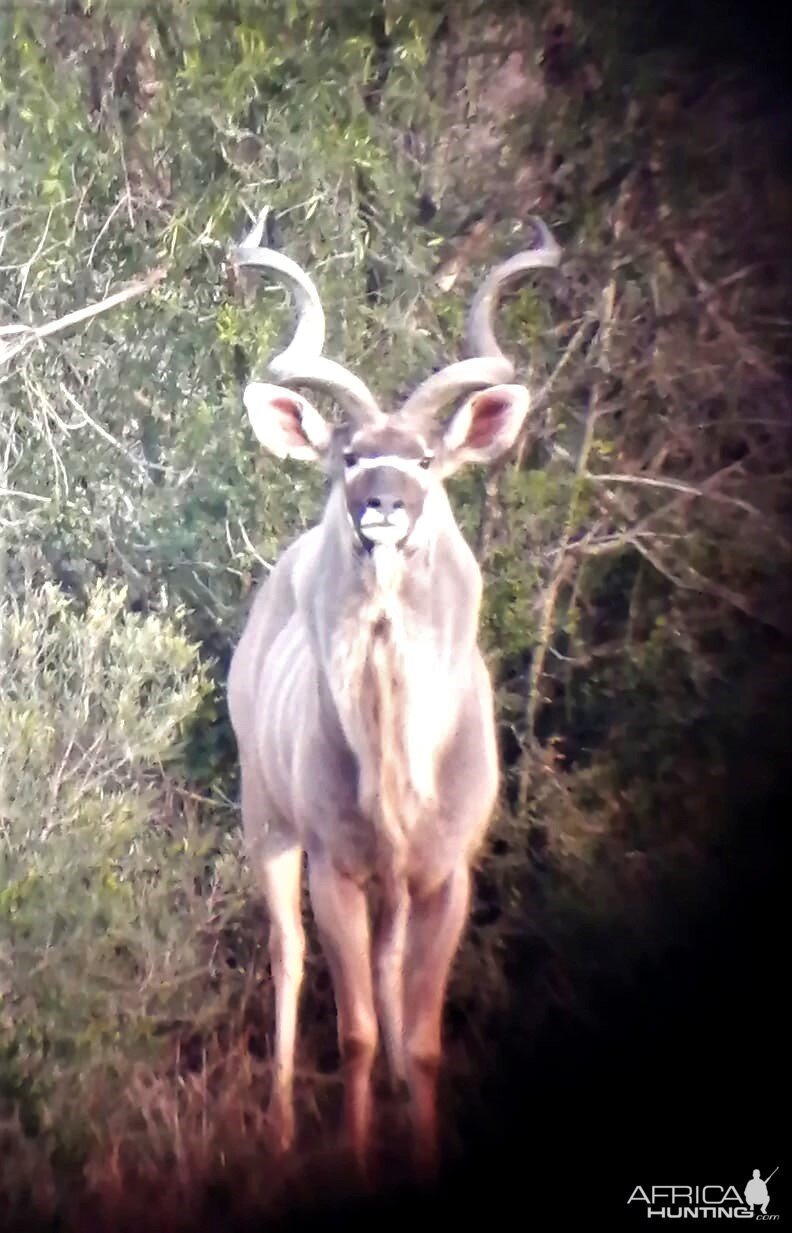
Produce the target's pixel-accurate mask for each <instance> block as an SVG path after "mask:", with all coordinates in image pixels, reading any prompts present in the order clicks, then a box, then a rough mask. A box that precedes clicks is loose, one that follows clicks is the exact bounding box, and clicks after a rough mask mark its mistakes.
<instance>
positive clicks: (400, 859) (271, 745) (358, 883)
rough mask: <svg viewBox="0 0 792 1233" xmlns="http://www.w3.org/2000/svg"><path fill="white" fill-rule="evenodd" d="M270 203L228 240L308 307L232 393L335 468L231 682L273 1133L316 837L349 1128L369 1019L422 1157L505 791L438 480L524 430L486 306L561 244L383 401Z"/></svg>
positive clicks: (321, 921) (519, 394) (368, 1051)
mask: <svg viewBox="0 0 792 1233" xmlns="http://www.w3.org/2000/svg"><path fill="white" fill-rule="evenodd" d="M264 222H265V215H262V216H260V218H259V220H258V221H257V223H256V224H255V225H254V227H253V228H252V230H251V232H250V233H249V234H248V235H247V236H246V238H245V239H244V240H243V242H242V243H241V244H240V245H239V246H238V247H237V248H236V249H235V250H234V252H233V254H232V255H233V259H234V260H235V261H236V262H237V263H238V264H239V265H240V266H246V267H251V268H257V269H260V270H265V271H270V272H271V273H272V274H274V275H275V277H277V278H278V279H280V280H281V281H283V282H285V283H286V284H287V286H289V287H290V288H291V290H292V291H293V293H294V296H295V299H296V302H297V306H298V324H297V328H296V331H295V334H294V337H293V339H292V341H291V342H290V344H289V346H288V347H287V348H286V350H285V351H283V352H282V353H281V354H280V355H278V356H276V357H275V359H274V360H272V361H271V363H270V365H269V369H270V373H271V374H272V375H273V376H274V377H275V379H276V380H277V381H278V384H274V385H273V384H266V383H262V382H252V383H251V384H249V385H248V386H247V388H246V389H245V392H244V403H245V406H246V408H247V411H248V415H249V418H250V422H251V426H252V428H253V431H254V433H255V435H256V436H257V437H258V439H259V441H260V442H261V443H262V444H263V445H264V446H265V447H266V448H267V449H268V450H269V451H270V452H271V453H273V454H274V455H275V456H276V457H277V458H281V459H286V458H291V459H296V460H300V461H303V462H314V463H317V464H319V465H321V466H322V467H323V469H324V470H325V471H326V472H327V474H328V476H329V478H330V482H331V486H330V495H329V498H328V501H327V504H326V506H325V509H324V512H323V515H322V517H321V519H320V521H319V522H318V524H317V525H316V526H315V527H313V528H312V529H311V530H309V531H307V532H306V533H305V534H303V535H301V536H300V537H299V538H298V539H297V540H296V541H295V542H294V543H293V544H292V545H291V546H290V547H289V548H288V549H287V550H286V551H285V552H284V553H283V555H282V556H281V558H280V559H279V561H278V562H277V564H276V565H275V567H274V569H273V570H272V572H271V573H270V575H269V576H268V578H267V579H266V581H265V583H264V584H263V586H262V587H261V589H260V590H259V591H258V593H257V594H256V596H255V599H254V602H253V606H252V609H251V612H250V615H249V617H248V621H247V624H246V626H245V629H244V631H243V634H242V637H241V639H240V642H239V645H238V647H237V650H236V652H235V654H234V657H233V660H232V664H231V670H230V675H229V685H228V691H229V707H230V712H231V719H232V723H233V727H234V731H235V734H236V738H237V743H238V747H239V754H240V762H241V783H242V820H243V826H244V830H245V835H246V840H247V844H248V850H249V853H250V858H251V862H252V864H253V866H254V869H255V872H256V874H257V876H258V878H259V881H260V884H261V887H262V890H263V892H264V896H265V899H266V903H267V907H268V911H269V917H270V955H271V962H272V978H273V982H274V985H275V1000H276V1027H275V1048H274V1069H273V1091H272V1120H273V1129H274V1132H275V1134H276V1137H277V1141H278V1143H279V1145H280V1146H281V1147H282V1148H284V1149H286V1148H289V1147H290V1146H291V1145H292V1142H293V1137H294V1115H293V1100H292V1086H293V1073H294V1046H295V1035H296V1025H297V1009H298V998H299V990H300V984H301V980H302V971H303V951H304V940H303V929H302V920H301V915H300V879H301V871H302V860H303V855H304V854H307V863H308V879H309V891H310V899H311V905H312V909H313V913H314V916H315V918H316V922H317V926H318V929H319V933H320V937H321V940H322V946H323V949H324V953H325V955H326V958H327V962H328V965H329V968H330V972H331V976H332V981H333V989H334V993H335V1001H336V1012H337V1020H338V1035H339V1044H340V1048H341V1056H342V1059H343V1070H344V1085H345V1124H346V1131H347V1134H348V1137H349V1141H350V1145H351V1147H352V1149H353V1151H354V1154H355V1157H356V1159H357V1160H358V1162H359V1163H360V1165H361V1167H364V1168H365V1167H366V1164H367V1161H368V1159H369V1155H370V1148H371V1112H372V1110H371V1069H372V1064H373V1060H374V1055H375V1052H376V1048H377V1042H378V1037H379V1033H380V1032H381V1033H382V1036H383V1040H384V1045H385V1049H386V1053H387V1057H388V1063H389V1066H390V1069H391V1072H392V1075H393V1077H394V1079H406V1082H407V1085H408V1089H409V1095H410V1106H409V1107H410V1119H411V1128H412V1140H413V1144H414V1150H415V1154H416V1162H417V1164H418V1165H419V1167H420V1168H422V1169H425V1170H430V1169H431V1168H432V1167H433V1165H434V1162H435V1158H436V1152H437V1125H436V1081H437V1070H438V1065H439V1062H440V1058H441V1021H442V1012H443V1004H444V998H445V991H446V985H447V980H448V974H449V970H450V966H451V963H452V961H453V958H454V955H455V953H456V951H457V948H458V945H459V940H460V936H461V933H462V930H463V928H464V925H465V922H466V920H467V915H468V909H469V887H470V864H471V861H472V860H473V857H474V855H475V853H476V851H477V849H478V847H479V845H480V843H481V840H482V838H483V836H484V833H485V831H486V828H487V825H488V823H489V820H490V816H491V814H492V810H493V807H494V803H495V799H496V796H497V789H498V759H497V750H496V738H495V719H494V709H493V696H492V687H491V682H490V678H489V674H488V671H487V668H486V665H485V663H484V659H483V657H482V655H481V652H480V650H479V647H478V640H477V639H478V620H479V607H480V600H481V590H482V579H481V573H480V570H479V568H478V565H477V563H476V560H475V558H474V556H473V553H472V552H471V550H470V548H469V547H468V545H467V543H466V542H465V540H464V538H463V536H462V534H461V532H460V530H459V527H458V526H457V523H456V521H455V519H454V515H453V513H452V511H451V507H450V505H449V502H448V498H447V495H446V492H445V489H444V486H443V481H444V480H445V479H446V478H447V477H448V476H449V475H451V474H452V473H453V472H454V471H455V470H457V469H458V468H459V467H460V466H462V465H464V464H466V463H471V462H472V463H486V462H489V461H492V460H493V459H495V458H497V457H499V456H500V455H501V454H503V453H504V451H506V450H508V449H509V448H510V447H511V446H512V445H513V444H514V442H515V440H516V438H517V435H518V433H519V431H520V428H521V426H522V424H523V421H524V419H525V416H526V413H527V411H528V407H529V402H530V399H529V394H528V391H527V390H526V389H525V388H524V387H523V386H521V385H516V384H513V383H512V382H513V378H514V368H513V365H512V364H511V362H510V361H509V360H508V359H507V358H506V357H505V356H504V355H503V353H502V352H501V350H500V348H499V347H498V345H497V342H496V341H495V335H494V329H493V323H492V317H493V314H494V311H495V309H496V307H497V303H498V298H499V295H500V292H501V291H502V290H503V288H504V287H506V286H510V285H512V284H513V283H514V281H515V280H516V279H517V278H522V277H524V276H525V275H526V274H527V272H529V271H530V270H532V269H535V268H538V267H541V266H553V265H557V264H558V262H559V259H560V249H559V248H558V246H557V245H556V243H555V241H554V240H553V239H552V236H551V235H550V233H549V232H548V231H547V228H546V227H545V226H544V224H543V223H540V222H538V221H537V224H536V226H537V232H538V237H539V241H540V243H539V247H537V248H535V249H530V250H528V251H526V252H525V253H520V254H518V255H517V256H516V257H513V258H511V259H510V260H509V261H508V262H506V263H504V265H502V266H499V267H497V268H496V269H495V270H494V271H493V272H492V273H491V274H490V275H489V276H488V277H487V278H486V280H485V281H484V283H483V284H482V288H481V290H480V292H479V293H478V295H477V296H476V298H475V300H474V304H473V309H472V311H471V319H470V322H469V326H468V331H467V339H468V342H467V346H468V350H469V352H470V354H469V358H468V359H466V360H462V361H459V362H458V363H454V364H450V365H449V366H448V367H446V368H444V369H442V370H441V371H439V372H437V373H434V374H433V375H432V376H430V377H429V378H427V380H426V381H424V382H423V383H422V385H420V386H419V387H418V388H417V389H416V391H415V392H414V393H413V394H412V395H411V397H410V398H408V399H407V401H406V402H405V403H404V405H403V406H402V407H401V408H400V409H398V410H397V411H395V412H394V413H391V414H390V415H386V414H384V413H383V412H382V410H381V409H380V407H379V404H378V403H377V401H376V399H375V398H374V396H373V395H372V393H371V392H370V390H369V389H368V387H367V386H366V384H365V383H364V382H363V381H361V380H360V378H358V377H357V376H355V375H354V374H352V373H350V372H348V371H347V370H346V369H345V368H343V367H342V366H341V365H339V364H336V363H335V362H334V361H332V360H329V359H326V358H325V357H323V356H322V354H321V352H322V347H323V345H324V333H325V330H324V313H323V310H322V306H321V301H320V298H319V295H318V292H317V291H316V288H315V286H314V284H313V282H312V280H311V279H310V277H309V276H308V275H307V274H306V273H305V271H304V270H302V269H301V268H300V267H299V266H298V265H297V264H296V263H295V262H293V261H291V260H290V259H289V258H287V257H285V256H283V255H282V254H280V253H273V252H272V251H271V250H269V249H266V248H262V247H260V240H261V237H262V235H263V229H264ZM297 387H300V389H310V388H314V389H319V390H321V391H322V392H324V393H330V394H331V395H332V396H333V397H334V398H335V400H336V401H337V402H338V403H339V404H340V405H341V407H342V408H343V411H344V414H345V419H344V421H343V422H342V423H340V424H335V425H334V424H329V423H328V422H327V421H326V420H325V419H324V418H323V417H322V416H321V415H320V413H319V412H318V410H317V409H316V408H315V407H314V406H313V404H312V403H311V402H310V401H309V400H308V399H307V398H306V397H305V395H304V394H303V393H300V392H298V389H297ZM454 401H459V406H458V407H457V409H456V410H455V411H454V412H453V414H452V415H451V418H450V419H449V420H448V421H447V422H445V423H441V422H440V420H439V417H438V413H439V411H440V410H441V409H442V408H444V407H445V406H447V405H448V404H449V403H451V402H454ZM372 878H376V880H377V882H378V884H379V892H380V893H379V895H378V899H379V911H378V915H377V919H376V921H375V922H374V926H373V928H372V925H371V922H370V919H369V904H368V899H367V886H368V885H369V883H370V881H371V879H372Z"/></svg>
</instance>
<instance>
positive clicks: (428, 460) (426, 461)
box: [418, 454, 434, 471]
mask: <svg viewBox="0 0 792 1233" xmlns="http://www.w3.org/2000/svg"><path fill="white" fill-rule="evenodd" d="M433 457H434V455H433V454H424V456H423V458H422V459H421V460H420V462H419V464H418V465H419V466H420V467H423V469H424V471H428V470H429V468H430V467H431V465H432V459H433Z"/></svg>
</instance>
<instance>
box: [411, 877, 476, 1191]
mask: <svg viewBox="0 0 792 1233" xmlns="http://www.w3.org/2000/svg"><path fill="white" fill-rule="evenodd" d="M469 902H470V872H469V870H468V868H467V865H462V866H460V867H459V868H457V869H455V870H454V872H453V873H452V874H451V875H450V876H449V877H448V878H447V879H446V881H444V882H443V883H442V884H441V885H440V886H439V887H436V888H434V889H432V890H431V891H429V892H426V893H424V894H421V893H420V892H419V893H418V894H416V895H415V896H414V897H413V900H412V903H411V906H410V919H409V924H408V932H407V951H406V955H405V965H404V1038H405V1052H406V1062H407V1084H408V1087H409V1092H410V1115H411V1121H412V1128H413V1136H414V1146H415V1154H416V1164H417V1166H418V1169H419V1172H420V1173H421V1174H423V1175H424V1176H431V1175H432V1174H433V1173H434V1172H435V1170H436V1167H437V1080H438V1074H439V1070H440V1062H441V1056H442V1022H443V1006H444V1003H445V994H446V987H447V985H448V977H449V973H450V971H451V964H452V962H453V959H454V956H455V954H456V952H457V948H458V946H459V940H460V937H461V935H462V930H463V928H464V926H465V922H466V920H467V913H468V905H469Z"/></svg>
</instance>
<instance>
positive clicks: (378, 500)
mask: <svg viewBox="0 0 792 1233" xmlns="http://www.w3.org/2000/svg"><path fill="white" fill-rule="evenodd" d="M366 508H367V509H378V510H381V511H382V516H383V518H390V516H391V514H392V513H394V512H395V511H396V510H397V509H404V502H403V501H402V499H401V497H389V496H384V497H369V499H368V500H367V501H366Z"/></svg>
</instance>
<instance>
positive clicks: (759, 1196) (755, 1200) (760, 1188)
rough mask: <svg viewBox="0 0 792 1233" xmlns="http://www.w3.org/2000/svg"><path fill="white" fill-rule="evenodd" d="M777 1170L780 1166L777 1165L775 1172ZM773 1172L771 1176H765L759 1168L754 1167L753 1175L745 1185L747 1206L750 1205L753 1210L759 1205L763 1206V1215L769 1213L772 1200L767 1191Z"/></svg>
mask: <svg viewBox="0 0 792 1233" xmlns="http://www.w3.org/2000/svg"><path fill="white" fill-rule="evenodd" d="M777 1172H778V1168H777V1167H776V1168H775V1169H773V1173H777ZM773 1173H771V1174H770V1176H769V1177H764V1178H763V1177H762V1176H761V1174H760V1173H759V1170H758V1169H754V1171H753V1177H752V1178H751V1180H750V1182H748V1185H747V1186H746V1187H745V1206H746V1207H750V1208H751V1210H752V1211H755V1210H756V1208H757V1207H761V1209H762V1215H763V1216H764V1215H765V1214H766V1213H767V1205H768V1203H769V1202H770V1195H769V1194H768V1193H767V1183H768V1182H769V1181H770V1178H771V1177H772V1176H773Z"/></svg>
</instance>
